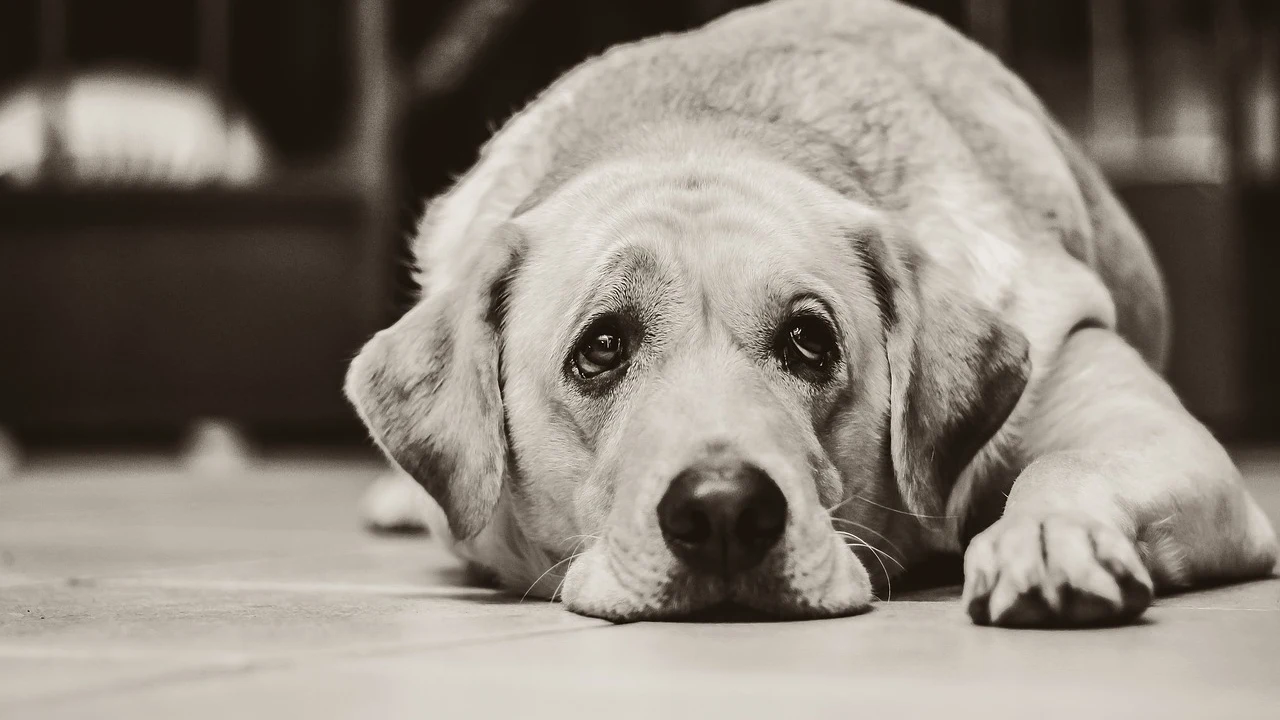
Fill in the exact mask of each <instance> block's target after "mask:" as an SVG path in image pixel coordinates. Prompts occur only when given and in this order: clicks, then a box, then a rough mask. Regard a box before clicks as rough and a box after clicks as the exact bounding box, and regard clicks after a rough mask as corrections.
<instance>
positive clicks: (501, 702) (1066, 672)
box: [40, 603, 1280, 718]
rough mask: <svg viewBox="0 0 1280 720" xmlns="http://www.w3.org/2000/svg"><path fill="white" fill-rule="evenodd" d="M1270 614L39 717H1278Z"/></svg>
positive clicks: (583, 653) (553, 656)
mask: <svg viewBox="0 0 1280 720" xmlns="http://www.w3.org/2000/svg"><path fill="white" fill-rule="evenodd" d="M1278 633H1280V613H1231V612H1223V613H1210V612H1201V611H1195V610H1184V609H1159V610H1156V611H1154V612H1153V613H1152V617H1151V618H1150V620H1149V621H1148V622H1147V623H1144V624H1143V625H1140V626H1136V627H1130V628H1120V629H1111V630H1098V631H1085V632H1019V631H1003V630H997V629H989V628H977V627H974V626H972V625H970V624H969V623H967V622H966V621H964V619H963V618H962V617H961V616H960V614H959V611H958V608H955V607H952V606H948V605H943V604H939V603H901V604H897V605H894V604H884V605H881V606H879V607H877V608H876V610H874V611H873V612H871V613H869V614H867V615H864V616H861V617H857V618H848V619H843V620H834V621H820V622H809V623H787V624H775V625H749V624H742V625H684V624H662V623H653V624H638V625H631V626H621V627H612V628H608V629H597V630H591V631H587V632H574V633H558V634H552V635H537V636H530V637H525V638H520V639H514V640H507V641H504V642H496V643H483V644H475V645H466V646H460V647H452V648H439V649H435V650H429V651H422V652H415V653H409V654H404V655H397V656H393V657H385V656H378V657H367V658H360V659H354V660H353V659H341V660H337V661H334V662H321V663H312V664H308V665H305V666H299V667H292V668H285V669H280V670H270V669H268V670H265V671H263V672H259V673H254V674H249V675H234V676H230V675H229V676H217V677H211V678H206V679H202V680H196V681H191V682H181V683H174V684H171V685H163V686H157V687H151V688H147V689H144V690H141V691H139V692H136V693H128V694H124V695H114V696H101V697H96V698H92V699H85V700H72V701H69V702H60V703H54V704H51V705H41V706H40V714H41V715H42V716H44V717H79V716H83V714H84V713H86V712H89V711H90V710H92V711H94V712H102V713H104V714H106V715H113V714H114V713H123V712H132V713H137V714H139V715H142V716H148V717H160V716H165V717H171V716H174V714H179V715H181V716H182V717H185V718H206V717H207V718H217V717H227V716H229V715H235V716H236V717H238V718H245V717H264V718H265V717H272V716H275V715H277V714H278V713H280V712H282V711H285V710H287V711H288V712H291V713H305V714H307V715H308V716H309V717H352V718H355V717H379V718H399V717H406V718H407V717H421V716H422V715H423V714H431V715H433V716H442V717H461V716H471V717H520V718H578V717H582V718H588V717H590V718H598V717H610V718H631V717H635V718H642V717H643V718H652V717H672V716H675V717H715V716H718V715H719V714H720V713H722V712H724V711H725V710H726V709H727V708H732V714H733V716H734V717H735V718H755V717H761V718H764V717H770V718H777V717H813V716H819V715H820V716H833V715H834V714H835V713H840V714H841V715H845V714H848V713H850V712H851V709H856V714H857V715H859V716H862V715H867V716H892V717H982V718H1005V717H1010V718H1012V717H1018V718H1025V717H1026V716H1027V710H1028V708H1032V707H1034V708H1035V715H1036V717H1038V718H1060V717H1061V718H1068V717H1069V718H1079V717H1091V718H1096V717H1102V718H1105V717H1153V716H1159V717H1161V718H1205V717H1231V718H1253V717H1272V716H1273V715H1269V714H1268V713H1271V712H1273V711H1274V708H1275V707H1277V706H1278V705H1277V703H1280V689H1277V687H1276V683H1275V682H1274V668H1272V667H1270V666H1268V665H1264V664H1260V663H1258V662H1256V661H1254V660H1251V658H1252V659H1256V658H1259V657H1266V656H1267V655H1266V653H1269V652H1271V650H1272V648H1273V646H1274V638H1275V637H1277V634H1278Z"/></svg>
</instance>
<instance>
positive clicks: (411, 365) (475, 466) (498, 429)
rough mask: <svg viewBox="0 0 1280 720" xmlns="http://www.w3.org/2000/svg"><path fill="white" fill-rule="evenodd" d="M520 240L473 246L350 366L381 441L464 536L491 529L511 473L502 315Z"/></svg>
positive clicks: (349, 385) (501, 235)
mask: <svg viewBox="0 0 1280 720" xmlns="http://www.w3.org/2000/svg"><path fill="white" fill-rule="evenodd" d="M517 239H518V234H517V233H516V232H515V231H514V230H513V229H511V228H507V227H504V228H502V229H501V230H500V231H499V232H498V234H497V236H495V238H492V239H490V240H486V241H485V242H484V243H483V247H482V248H479V249H476V248H472V249H473V251H474V254H472V255H471V256H470V257H468V258H465V259H464V260H463V261H462V262H461V263H460V265H459V267H457V268H456V269H457V272H456V273H455V274H453V275H452V276H451V277H450V278H448V279H447V280H440V281H437V282H435V283H432V285H431V286H429V287H428V288H426V290H425V291H424V296H423V297H422V299H421V300H420V301H419V302H418V304H417V305H416V306H414V308H413V309H411V310H410V311H409V312H407V313H406V314H405V315H404V316H403V317H402V318H401V319H400V320H399V321H398V322H396V323H395V324H394V325H392V326H391V327H389V328H387V329H385V330H383V331H381V332H379V333H378V334H377V335H375V336H374V337H373V339H371V340H370V341H369V342H368V343H367V344H366V345H365V346H364V348H363V349H361V351H360V353H359V354H358V355H357V356H356V358H355V360H353V361H352V363H351V367H350V368H349V370H348V371H347V378H346V388H345V389H346V394H347V398H348V399H349V400H350V402H351V404H352V405H354V406H355V409H356V412H357V413H358V414H359V416H360V419H361V420H363V421H364V423H365V425H366V426H367V427H368V429H369V432H370V434H371V435H372V436H373V439H374V441H375V442H376V443H377V444H378V446H379V447H380V448H382V450H383V452H385V453H386V454H387V456H388V457H389V458H391V460H392V461H394V462H395V463H396V464H397V465H399V466H400V467H401V468H402V469H403V470H404V471H405V472H407V473H408V474H409V475H410V476H412V477H413V478H414V479H415V480H417V481H418V483H420V484H421V485H422V486H423V487H424V488H426V490H427V493H428V494H430V495H431V497H432V498H433V499H434V500H435V501H436V502H437V503H438V504H439V505H440V507H441V508H442V509H443V510H444V513H445V516H446V517H447V518H448V520H449V529H450V531H451V533H452V534H453V535H454V537H455V538H456V539H459V540H463V539H467V538H471V537H474V536H475V535H476V534H478V533H479V532H480V531H481V530H482V529H484V527H485V525H486V524H487V523H488V522H489V519H490V517H491V516H492V515H493V512H494V509H495V507H496V506H497V503H498V497H499V495H500V494H501V491H502V486H503V482H504V477H505V476H506V474H507V453H508V446H507V438H506V430H505V427H506V426H505V420H504V412H503V405H502V391H501V380H500V355H501V323H502V309H503V305H504V302H505V297H504V296H505V292H506V286H507V283H508V281H509V279H510V277H511V275H512V274H513V272H514V271H515V268H516V265H517V263H518V254H519V245H518V242H517Z"/></svg>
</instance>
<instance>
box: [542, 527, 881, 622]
mask: <svg viewBox="0 0 1280 720" xmlns="http://www.w3.org/2000/svg"><path fill="white" fill-rule="evenodd" d="M606 545H607V544H606V543H600V544H598V545H596V546H594V547H592V548H591V549H589V550H587V551H586V552H584V553H583V554H582V555H580V556H579V557H578V558H577V559H575V560H574V561H573V563H572V564H571V566H570V567H569V570H568V572H567V573H566V575H565V579H564V585H563V588H562V594H561V595H560V598H561V600H562V601H563V602H564V604H565V607H566V608H568V609H569V610H571V611H573V612H575V613H578V614H579V615H586V616H588V617H595V618H602V619H605V620H610V621H612V622H637V621H642V620H665V621H721V622H724V621H742V620H754V621H780V620H816V619H823V618H836V617H847V616H850V615H858V614H860V613H863V612H866V611H867V610H868V609H870V606H871V600H872V594H871V582H870V579H869V578H868V576H867V572H866V570H865V568H863V567H862V564H861V563H860V562H858V559H857V558H856V557H855V556H854V555H853V553H852V552H850V551H849V549H848V548H847V547H846V546H845V545H844V544H843V543H842V542H840V541H839V540H838V539H836V540H833V543H832V546H831V548H830V549H829V552H821V551H819V552H814V553H811V554H810V556H809V557H804V558H787V559H786V560H780V561H777V562H774V563H769V564H766V566H765V567H762V568H759V569H758V570H756V571H753V572H752V573H749V574H748V575H745V576H743V577H741V578H734V579H732V580H724V579H720V578H701V577H694V576H691V575H687V574H680V573H671V572H666V571H662V570H658V569H656V568H655V567H653V566H652V564H650V566H649V567H641V566H640V565H641V564H640V563H636V564H635V565H636V567H626V566H625V565H624V564H622V563H620V562H618V561H616V560H615V559H613V558H611V557H610V555H609V552H608V548H607V547H606Z"/></svg>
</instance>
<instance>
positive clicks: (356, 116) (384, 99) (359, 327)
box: [0, 0, 395, 436]
mask: <svg viewBox="0 0 1280 720" xmlns="http://www.w3.org/2000/svg"><path fill="white" fill-rule="evenodd" d="M255 47H256V48H258V49H259V50H261V51H260V52H258V53H257V54H256V55H254V54H252V51H253V50H254V48H255ZM139 48H140V49H141V50H144V51H151V52H150V56H149V57H146V58H145V59H146V60H147V61H152V62H154V61H155V60H156V58H159V59H160V61H162V62H165V63H167V65H166V67H165V69H166V70H170V71H172V72H175V73H178V74H184V75H185V76H187V77H190V78H193V79H195V80H197V81H199V82H202V83H204V84H205V85H206V86H207V87H209V88H212V89H213V91H214V92H216V93H217V94H218V96H219V97H220V98H221V99H222V101H223V102H224V104H225V106H226V107H231V106H233V105H242V106H248V108H249V110H250V111H251V113H252V111H253V110H255V105H254V101H255V100H263V101H264V102H258V104H257V106H256V109H257V118H258V119H259V121H260V122H261V124H262V125H263V126H264V127H265V128H267V131H268V132H267V133H266V135H267V137H268V140H269V141H270V142H271V144H272V146H273V148H272V149H273V151H274V153H275V156H276V158H277V159H279V160H280V162H277V163H276V164H275V166H274V167H273V168H272V170H271V172H270V174H269V175H268V176H267V177H265V178H263V179H262V180H261V181H260V182H257V183H255V184H253V185H249V186H236V187H230V186H219V185H216V184H215V185H208V186H205V187H199V188H193V189H192V188H176V187H175V188H166V187H155V186H150V187H116V188H112V187H101V186H95V187H85V186H83V185H81V184H78V183H76V182H73V181H71V179H70V178H69V177H68V175H69V173H68V170H67V168H66V167H62V166H60V162H59V160H58V159H57V158H56V157H55V158H54V159H53V160H52V161H51V162H50V163H48V164H47V165H46V168H45V177H43V178H42V181H41V183H40V184H39V185H38V186H36V187H34V188H21V189H15V188H8V189H5V190H3V191H0V426H6V425H7V426H10V427H12V428H14V429H15V430H16V431H17V432H18V434H19V436H22V435H23V434H24V433H36V434H39V433H57V432H64V431H71V432H76V431H84V432H88V433H93V432H98V431H106V432H108V433H121V432H132V431H147V430H152V429H158V428H173V427H179V426H182V425H184V424H187V423H191V422H193V421H196V420H197V419H200V418H209V417H212V418H226V419H228V420H231V421H235V422H238V423H241V424H243V425H245V426H248V427H251V428H252V427H263V428H292V429H307V428H315V429H326V430H328V429H332V428H335V427H337V428H340V427H354V425H355V423H354V421H353V418H352V417H351V415H350V413H349V410H348V409H347V407H346V405H345V403H344V401H343V400H342V396H341V392H340V388H341V383H342V377H343V372H344V370H345V366H346V363H347V361H348V359H349V358H350V357H351V356H352V355H353V354H354V352H355V351H356V349H357V348H358V347H359V345H360V344H361V343H362V342H363V341H364V340H365V339H366V338H367V337H368V336H369V335H371V334H372V333H373V332H375V331H376V330H377V329H379V328H380V327H382V326H384V325H385V324H386V323H387V322H388V321H389V319H390V317H391V306H390V302H389V298H390V296H391V291H390V283H391V279H392V276H393V273H394V270H393V268H394V258H395V249H394V237H395V236H394V230H393V228H392V227H391V223H392V212H391V211H393V210H394V202H395V201H394V196H393V174H394V171H393V164H392V162H391V154H390V151H389V146H390V143H391V138H392V130H393V123H392V118H393V107H392V95H393V93H394V83H393V80H392V77H391V72H390V59H389V13H388V9H387V3H385V2H383V1H382V0H337V1H328V0H306V2H298V1H296V0H295V1H294V2H292V3H290V2H271V3H260V2H256V0H191V1H188V2H180V1H178V0H164V1H163V2H158V1H156V0H151V1H150V2H148V1H146V0H79V1H77V0H31V1H30V2H24V1H22V0H17V1H15V2H6V3H5V6H4V7H3V8H0V70H3V71H4V73H3V74H0V89H3V85H4V81H5V80H7V81H9V83H15V82H24V81H29V80H30V79H32V78H34V79H35V80H36V81H37V82H38V83H40V84H42V85H43V86H44V87H46V88H51V89H53V90H54V91H55V92H56V89H57V88H58V87H59V86H60V84H62V83H64V82H65V81H66V79H67V78H68V77H70V76H71V75H72V74H73V73H75V72H77V71H78V70H80V69H83V68H88V69H92V68H95V67H97V66H99V65H103V64H106V65H110V64H112V63H120V62H121V61H124V62H138V61H139V58H137V57H136V56H135V55H136V53H135V54H134V55H131V52H132V51H135V50H138V49H139ZM246 49H248V53H246V52H245V50H246ZM330 89H333V92H337V93H338V95H337V96H336V97H323V96H322V95H323V93H325V92H330ZM313 90H314V92H313ZM282 100H283V102H281V101H282ZM291 123H292V124H291Z"/></svg>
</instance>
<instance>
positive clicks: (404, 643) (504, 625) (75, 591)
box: [0, 583, 601, 661]
mask: <svg viewBox="0 0 1280 720" xmlns="http://www.w3.org/2000/svg"><path fill="white" fill-rule="evenodd" d="M282 585H283V584H282ZM376 589H377V588H376V587H375V590H376ZM404 590H405V591H404V592H403V593H402V594H399V595H386V594H380V593H378V592H360V591H359V589H358V588H357V589H355V590H351V591H342V589H341V588H334V587H332V586H329V587H324V586H322V587H320V588H316V587H315V586H301V587H300V588H299V589H297V590H296V591H290V590H288V589H285V588H283V587H282V586H261V585H259V586H248V587H237V586H234V585H232V586H213V585H203V586H197V587H167V586H163V585H162V586H155V585H151V584H142V585H134V586H130V585H112V584H109V583H107V584H102V585H99V584H96V583H90V584H84V585H78V586H66V585H35V586H27V587H16V588H9V589H7V590H6V591H5V592H4V593H3V594H2V595H0V657H5V656H7V655H8V656H37V655H39V654H40V653H41V652H42V651H45V652H47V653H48V654H49V656H50V657H61V656H63V655H66V654H69V653H70V654H76V653H78V654H81V655H85V656H88V655H91V654H93V653H94V652H98V653H101V654H102V656H103V658H104V659H109V658H110V657H113V656H114V655H115V654H121V653H123V654H126V655H128V654H135V655H138V656H140V657H160V656H170V657H174V658H180V659H186V660H199V659H201V658H215V659H222V658H227V657H244V658H247V659H249V660H262V661H280V660H284V659H288V658H292V657H295V656H303V655H305V656H307V657H310V658H314V657H315V656H316V655H317V654H326V653H327V654H337V655H341V654H343V653H351V652H374V651H386V650H397V649H403V648H423V647H431V646H433V645H436V644H442V643H446V644H447V643H457V642H460V641H463V640H474V639H477V638H500V637H506V636H510V635H515V634H520V633H524V632H528V631H529V630H543V629H554V628H577V627H587V626H592V625H597V624H601V623H599V622H598V621H594V620H589V619H586V618H581V617H577V616H574V615H572V614H571V613H566V612H564V611H563V610H562V609H561V608H559V607H558V606H553V605H550V604H548V603H546V602H545V601H533V600H530V601H528V602H526V603H521V602H520V601H519V600H518V599H511V598H507V597H503V596H496V595H493V594H491V593H489V592H487V591H472V592H470V593H469V594H459V593H447V594H444V595H443V596H442V595H438V594H432V591H431V589H430V588H428V587H423V588H421V589H420V590H419V591H418V592H417V593H412V592H410V588H409V587H405V588H404Z"/></svg>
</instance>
